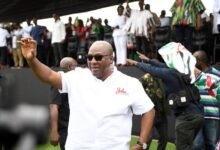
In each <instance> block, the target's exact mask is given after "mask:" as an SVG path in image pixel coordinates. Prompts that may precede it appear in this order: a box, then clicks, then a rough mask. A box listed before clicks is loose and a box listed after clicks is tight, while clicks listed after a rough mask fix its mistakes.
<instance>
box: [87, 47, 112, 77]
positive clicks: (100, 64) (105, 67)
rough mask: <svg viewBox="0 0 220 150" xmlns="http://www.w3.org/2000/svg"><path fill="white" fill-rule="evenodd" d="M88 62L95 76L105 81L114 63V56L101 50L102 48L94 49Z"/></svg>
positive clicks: (89, 54)
mask: <svg viewBox="0 0 220 150" xmlns="http://www.w3.org/2000/svg"><path fill="white" fill-rule="evenodd" d="M87 62H88V67H89V69H90V70H91V72H92V74H93V75H94V76H96V77H97V78H99V79H105V78H106V77H107V76H108V73H109V72H108V71H109V67H110V65H111V63H112V55H111V54H109V53H107V52H106V51H104V50H102V49H100V47H98V48H95V47H93V48H91V49H90V50H89V53H88V56H87Z"/></svg>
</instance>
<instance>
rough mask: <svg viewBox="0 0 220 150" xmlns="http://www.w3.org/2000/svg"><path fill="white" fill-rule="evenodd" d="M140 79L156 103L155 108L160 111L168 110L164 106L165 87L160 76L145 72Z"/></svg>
mask: <svg viewBox="0 0 220 150" xmlns="http://www.w3.org/2000/svg"><path fill="white" fill-rule="evenodd" d="M139 81H140V82H141V83H142V86H143V88H144V90H145V92H146V94H147V95H148V96H149V97H150V99H151V100H152V102H153V103H154V105H155V110H156V111H159V112H165V111H167V110H166V108H165V107H164V104H165V94H164V89H163V84H162V81H161V80H160V79H159V78H156V77H153V76H152V75H151V74H149V73H146V74H144V75H143V76H142V77H141V78H140V79H139Z"/></svg>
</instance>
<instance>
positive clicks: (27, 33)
mask: <svg viewBox="0 0 220 150" xmlns="http://www.w3.org/2000/svg"><path fill="white" fill-rule="evenodd" d="M26 22H27V26H25V27H23V29H22V37H23V38H25V37H30V33H31V30H32V27H33V25H32V24H31V20H30V19H27V20H26Z"/></svg>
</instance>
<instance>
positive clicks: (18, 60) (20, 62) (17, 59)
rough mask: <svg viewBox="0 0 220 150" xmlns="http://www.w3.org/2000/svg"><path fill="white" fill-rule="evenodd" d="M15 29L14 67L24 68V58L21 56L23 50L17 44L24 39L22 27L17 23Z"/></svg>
mask: <svg viewBox="0 0 220 150" xmlns="http://www.w3.org/2000/svg"><path fill="white" fill-rule="evenodd" d="M13 27H14V29H13V31H12V32H11V34H12V55H13V62H14V67H16V68H17V67H18V68H22V67H24V58H23V56H22V54H21V48H20V45H19V44H17V40H20V39H21V37H22V32H23V31H22V27H21V26H20V24H18V23H15V24H14V26H13Z"/></svg>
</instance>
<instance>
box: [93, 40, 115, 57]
mask: <svg viewBox="0 0 220 150" xmlns="http://www.w3.org/2000/svg"><path fill="white" fill-rule="evenodd" d="M94 51H100V52H102V53H104V54H105V55H112V54H113V48H112V46H111V44H110V43H108V42H106V41H95V42H94V43H93V44H92V45H91V47H90V48H89V53H90V52H94Z"/></svg>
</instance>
